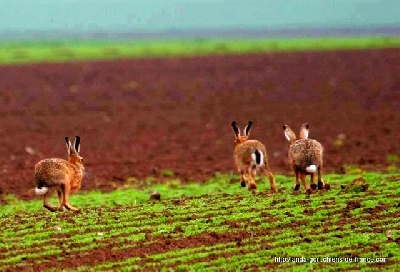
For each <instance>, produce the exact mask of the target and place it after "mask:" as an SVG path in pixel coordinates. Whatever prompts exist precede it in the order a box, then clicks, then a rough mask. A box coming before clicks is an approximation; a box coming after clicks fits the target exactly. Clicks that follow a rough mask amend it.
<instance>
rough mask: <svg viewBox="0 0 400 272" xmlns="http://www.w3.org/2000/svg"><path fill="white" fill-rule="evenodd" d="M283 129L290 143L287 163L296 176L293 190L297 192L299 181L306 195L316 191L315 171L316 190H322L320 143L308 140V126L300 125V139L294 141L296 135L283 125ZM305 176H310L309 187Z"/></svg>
mask: <svg viewBox="0 0 400 272" xmlns="http://www.w3.org/2000/svg"><path fill="white" fill-rule="evenodd" d="M283 129H284V131H285V135H286V137H287V138H288V140H289V141H290V142H291V143H290V147H289V163H290V166H291V168H292V169H293V171H294V172H295V175H296V183H295V186H294V189H295V190H296V191H297V190H298V189H299V188H300V183H299V179H300V180H301V182H302V183H303V186H304V188H305V189H306V191H307V192H308V193H310V192H311V191H312V190H316V189H317V185H316V184H315V171H316V172H317V175H318V189H323V187H324V183H323V180H322V167H323V159H322V157H323V147H322V145H321V143H319V142H318V141H316V140H313V139H308V131H309V126H308V124H303V125H302V127H301V129H300V139H296V135H295V134H294V132H293V131H292V130H291V129H290V127H289V126H287V125H284V126H283ZM306 175H311V187H310V186H308V184H307V182H306Z"/></svg>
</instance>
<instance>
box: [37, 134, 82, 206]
mask: <svg viewBox="0 0 400 272" xmlns="http://www.w3.org/2000/svg"><path fill="white" fill-rule="evenodd" d="M65 141H66V142H67V150H68V161H66V160H63V159H57V158H52V159H44V160H41V161H40V162H38V163H37V164H36V165H35V182H36V188H35V193H36V194H37V195H43V206H44V207H45V208H46V209H48V210H50V211H52V212H54V211H57V210H58V211H62V210H63V209H64V207H65V208H67V209H68V210H72V211H76V210H78V209H77V208H75V207H73V206H72V205H71V204H69V201H68V196H69V194H70V193H74V192H76V191H78V190H79V188H80V187H81V182H82V178H83V173H84V169H85V168H84V166H83V158H82V157H81V156H80V155H79V150H80V137H79V136H76V137H75V141H74V144H73V145H72V144H71V142H70V141H69V140H68V137H65ZM54 191H56V192H57V196H58V201H59V203H60V206H59V207H54V206H52V205H50V204H49V202H48V199H47V198H48V197H49V196H50V194H51V193H52V192H54Z"/></svg>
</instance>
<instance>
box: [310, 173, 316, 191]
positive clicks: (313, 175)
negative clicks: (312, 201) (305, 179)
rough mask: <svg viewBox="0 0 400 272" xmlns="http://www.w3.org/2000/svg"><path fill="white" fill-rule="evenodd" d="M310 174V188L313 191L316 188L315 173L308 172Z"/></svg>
mask: <svg viewBox="0 0 400 272" xmlns="http://www.w3.org/2000/svg"><path fill="white" fill-rule="evenodd" d="M310 176H311V185H310V186H311V189H312V190H313V191H315V190H317V185H316V184H315V173H310Z"/></svg>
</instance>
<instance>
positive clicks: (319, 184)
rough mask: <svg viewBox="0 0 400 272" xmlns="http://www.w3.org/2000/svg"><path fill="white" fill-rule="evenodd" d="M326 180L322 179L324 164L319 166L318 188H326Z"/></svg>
mask: <svg viewBox="0 0 400 272" xmlns="http://www.w3.org/2000/svg"><path fill="white" fill-rule="evenodd" d="M324 185H325V184H324V181H323V180H322V166H320V167H318V190H322V189H324Z"/></svg>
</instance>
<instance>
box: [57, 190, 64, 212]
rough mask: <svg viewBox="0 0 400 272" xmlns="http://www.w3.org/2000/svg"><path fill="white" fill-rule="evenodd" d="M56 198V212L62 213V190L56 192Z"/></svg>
mask: <svg viewBox="0 0 400 272" xmlns="http://www.w3.org/2000/svg"><path fill="white" fill-rule="evenodd" d="M57 198H58V203H59V206H58V210H59V211H63V210H64V204H63V195H62V189H58V190H57Z"/></svg>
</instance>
